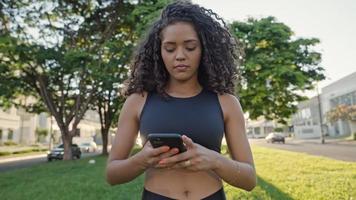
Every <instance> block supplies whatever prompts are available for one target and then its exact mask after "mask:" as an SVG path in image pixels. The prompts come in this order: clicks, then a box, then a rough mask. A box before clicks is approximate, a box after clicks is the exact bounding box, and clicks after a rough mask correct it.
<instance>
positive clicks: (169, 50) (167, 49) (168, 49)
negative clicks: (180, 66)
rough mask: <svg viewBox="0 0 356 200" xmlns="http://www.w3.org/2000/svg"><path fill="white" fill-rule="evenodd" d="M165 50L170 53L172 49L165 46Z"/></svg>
mask: <svg viewBox="0 0 356 200" xmlns="http://www.w3.org/2000/svg"><path fill="white" fill-rule="evenodd" d="M165 50H166V51H167V52H169V53H172V52H173V51H174V49H173V48H171V49H170V48H166V49H165Z"/></svg>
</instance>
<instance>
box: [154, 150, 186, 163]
mask: <svg viewBox="0 0 356 200" xmlns="http://www.w3.org/2000/svg"><path fill="white" fill-rule="evenodd" d="M189 158H190V155H189V153H188V152H184V153H180V154H176V155H174V156H171V157H168V158H164V159H162V160H161V161H160V162H159V163H160V164H167V165H171V164H174V163H177V162H181V161H184V160H188V159H189Z"/></svg>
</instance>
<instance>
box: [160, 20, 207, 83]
mask: <svg viewBox="0 0 356 200" xmlns="http://www.w3.org/2000/svg"><path fill="white" fill-rule="evenodd" d="M161 41H162V42H161V55H162V59H163V62H164V64H165V67H166V69H167V71H168V73H169V75H170V80H172V79H174V80H176V81H179V82H182V81H183V82H184V81H188V80H191V79H192V78H193V79H196V80H198V67H199V64H200V58H201V53H202V51H201V43H200V40H199V37H198V34H197V32H196V31H195V29H194V27H193V25H192V24H191V23H188V22H176V23H174V24H171V25H168V26H167V27H165V28H164V29H163V30H162V32H161Z"/></svg>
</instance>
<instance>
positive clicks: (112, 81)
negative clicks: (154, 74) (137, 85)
mask: <svg viewBox="0 0 356 200" xmlns="http://www.w3.org/2000/svg"><path fill="white" fill-rule="evenodd" d="M167 2H168V1H163V0H157V1H138V2H135V1H132V2H130V1H107V2H104V1H87V2H81V1H72V2H67V1H50V0H43V1H39V2H36V3H34V4H31V3H30V2H29V1H25V0H23V1H17V2H12V1H8V2H4V3H3V4H1V5H2V7H1V8H2V9H1V10H2V12H1V13H3V14H4V15H1V16H5V17H2V23H1V24H2V25H9V24H10V27H9V28H8V31H7V35H6V37H5V36H1V38H3V40H4V41H5V42H3V43H0V45H1V44H2V45H3V46H4V48H2V50H1V52H0V53H1V54H0V57H1V58H2V59H1V60H0V67H1V68H0V69H1V70H2V71H4V72H6V73H3V74H2V75H4V77H2V78H5V77H7V79H8V80H7V79H0V80H4V81H6V82H7V83H13V84H12V85H14V86H16V87H12V86H11V85H10V84H7V85H6V84H4V85H1V87H2V88H5V87H6V88H5V89H6V90H4V92H3V93H2V94H0V102H3V105H5V104H6V105H11V104H16V103H17V105H20V104H21V102H20V103H19V102H15V101H11V100H12V99H15V97H17V96H18V95H24V96H27V95H31V96H32V97H34V98H36V99H37V100H38V101H37V102H36V103H33V104H31V105H28V104H27V105H26V108H27V110H28V111H32V112H43V111H46V112H49V113H50V114H51V115H52V116H54V118H55V119H56V122H57V124H58V126H59V128H60V130H61V133H62V140H63V142H64V147H65V156H64V158H65V159H70V158H71V152H70V150H71V148H69V147H70V144H71V141H72V137H73V136H74V135H75V130H76V129H77V126H78V123H79V122H80V120H81V119H82V118H83V116H84V114H85V112H86V111H87V109H88V108H91V109H96V110H97V111H98V113H99V116H100V122H101V132H102V138H103V144H104V148H103V154H106V153H107V148H106V146H107V138H108V131H109V129H110V126H112V124H113V123H112V122H113V121H114V120H115V119H117V118H118V117H117V115H118V111H119V110H120V109H121V106H122V103H123V101H124V98H123V96H122V95H120V93H119V92H118V90H119V89H120V88H121V87H122V86H123V80H125V79H126V78H127V74H128V69H129V58H130V56H131V52H132V50H133V47H134V46H135V45H136V43H137V40H138V38H139V37H140V35H141V34H142V32H143V30H144V27H146V23H148V22H150V20H151V19H152V18H154V17H155V16H157V15H158V11H159V9H161V8H162V7H163V6H164V5H166V4H167ZM15 16H16V17H15ZM29 27H30V28H32V29H33V30H37V31H38V36H33V35H31V34H28V30H27V29H28V28H29ZM136 30H138V31H136ZM9 33H11V34H9ZM1 38H0V39H1ZM0 42H1V40H0ZM5 74H6V76H5ZM15 89H16V90H15ZM10 103H11V104H10Z"/></svg>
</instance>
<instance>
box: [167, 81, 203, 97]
mask: <svg viewBox="0 0 356 200" xmlns="http://www.w3.org/2000/svg"><path fill="white" fill-rule="evenodd" d="M202 89H203V87H202V86H201V85H200V84H199V82H198V81H190V82H183V83H182V82H180V83H179V82H172V81H170V82H168V84H167V86H166V92H167V94H169V95H170V96H174V97H191V96H195V95H197V94H199V93H200V92H201V90H202Z"/></svg>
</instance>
